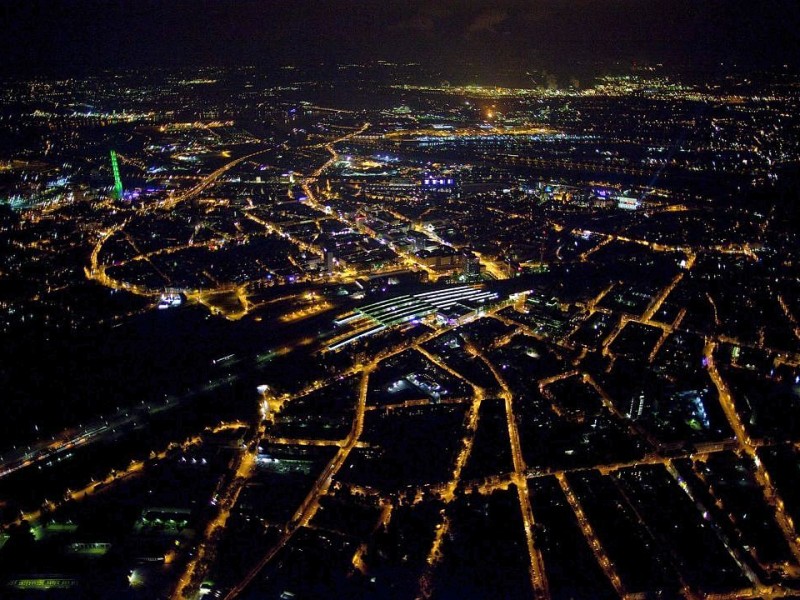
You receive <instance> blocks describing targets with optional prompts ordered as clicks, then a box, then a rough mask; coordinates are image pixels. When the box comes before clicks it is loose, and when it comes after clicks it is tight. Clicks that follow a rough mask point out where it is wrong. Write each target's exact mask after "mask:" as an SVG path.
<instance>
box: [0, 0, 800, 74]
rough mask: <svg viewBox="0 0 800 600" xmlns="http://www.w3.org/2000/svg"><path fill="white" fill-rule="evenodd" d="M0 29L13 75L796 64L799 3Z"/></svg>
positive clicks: (29, 6) (174, 12) (564, 4)
mask: <svg viewBox="0 0 800 600" xmlns="http://www.w3.org/2000/svg"><path fill="white" fill-rule="evenodd" d="M0 22H2V23H3V35H2V36H0V38H1V39H0V52H2V57H3V60H2V61H0V62H1V64H2V67H0V68H3V69H5V70H11V71H15V72H18V73H19V72H22V73H26V72H30V73H36V72H41V71H52V70H65V71H66V70H77V71H91V70H94V69H100V68H106V67H113V66H120V67H128V66H152V65H165V66H172V65H175V64H186V65H198V64H237V63H239V64H245V63H246V64H265V65H273V64H283V63H301V64H302V63H306V64H318V63H320V62H323V61H324V62H344V61H363V60H365V59H370V58H375V59H389V60H400V61H420V62H424V63H429V64H433V65H434V66H435V67H436V68H437V69H439V70H441V71H444V72H446V71H448V70H453V71H459V70H460V69H463V68H464V67H465V65H467V64H468V63H470V64H477V65H480V66H481V67H482V68H484V69H491V68H499V69H502V68H506V69H508V68H511V69H514V68H518V67H520V68H538V69H548V70H551V71H553V72H555V73H559V74H563V75H569V74H570V72H571V71H572V70H576V69H579V65H580V64H589V63H591V64H610V63H613V62H615V61H620V62H627V63H630V62H631V61H639V62H666V63H673V64H678V65H693V66H696V67H705V66H710V65H715V64H718V63H719V62H720V61H725V62H727V63H734V62H736V63H740V64H742V63H744V64H750V65H761V64H784V63H790V64H797V63H798V58H800V34H798V31H800V3H798V2H797V1H796V0H765V1H763V2H744V1H725V0H492V1H484V0H424V1H423V0H340V1H338V2H329V1H327V0H239V1H234V0H140V1H133V0H127V1H123V0H3V1H2V3H0Z"/></svg>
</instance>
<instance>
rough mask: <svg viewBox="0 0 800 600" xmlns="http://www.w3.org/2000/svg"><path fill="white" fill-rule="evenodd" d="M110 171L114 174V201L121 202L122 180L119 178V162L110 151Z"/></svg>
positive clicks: (115, 155) (115, 154)
mask: <svg viewBox="0 0 800 600" xmlns="http://www.w3.org/2000/svg"><path fill="white" fill-rule="evenodd" d="M111 170H112V171H113V172H114V199H115V200H122V179H121V178H120V176H119V162H117V153H116V152H115V151H114V150H112V151H111Z"/></svg>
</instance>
